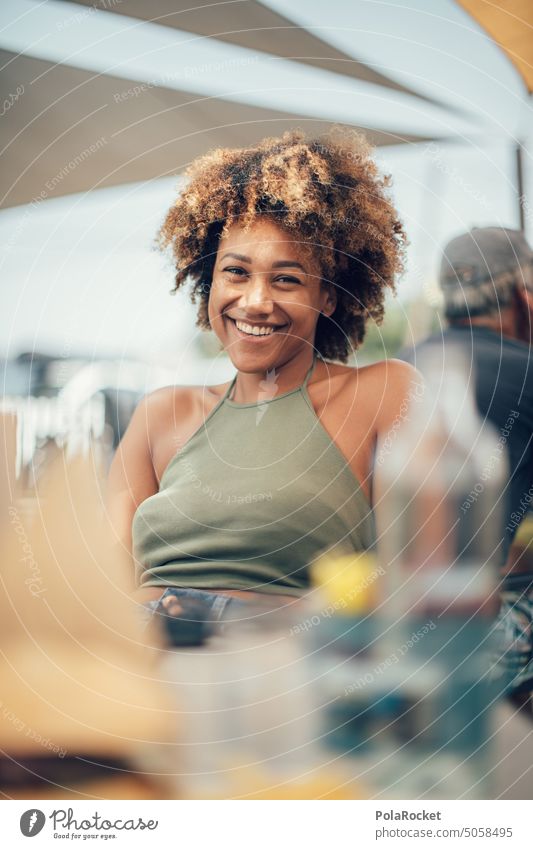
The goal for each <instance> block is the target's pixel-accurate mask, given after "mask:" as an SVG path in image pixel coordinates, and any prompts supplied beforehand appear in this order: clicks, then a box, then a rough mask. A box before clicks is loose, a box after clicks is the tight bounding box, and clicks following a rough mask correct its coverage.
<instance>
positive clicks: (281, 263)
mask: <svg viewBox="0 0 533 849" xmlns="http://www.w3.org/2000/svg"><path fill="white" fill-rule="evenodd" d="M226 257H232V259H238V260H239V261H240V262H247V263H251V262H252V258H251V257H249V256H244V254H235V253H233V252H232V253H227V254H224V256H223V257H222V259H221V260H220V261H221V262H222V260H224V259H226ZM270 267H271V268H300V269H301V270H302V271H303V272H304V274H305V273H306V272H305V268H304V267H303V265H302V264H301V262H296V260H295V259H278V260H277V261H276V262H273V263H272V265H271V266H270Z"/></svg>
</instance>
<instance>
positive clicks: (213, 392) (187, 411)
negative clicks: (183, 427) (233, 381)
mask: <svg viewBox="0 0 533 849" xmlns="http://www.w3.org/2000/svg"><path fill="white" fill-rule="evenodd" d="M225 387H226V384H223V385H221V386H163V387H161V388H160V389H155V390H154V391H153V392H149V393H148V394H147V395H145V396H144V397H143V398H142V399H141V401H140V402H139V405H138V406H137V410H136V413H137V411H140V412H141V413H143V414H144V415H145V417H146V419H147V423H148V424H149V425H150V430H151V431H152V430H153V428H154V427H156V428H157V427H158V426H163V427H165V426H168V424H169V422H173V423H177V422H178V421H180V420H181V421H183V420H184V419H187V418H189V417H190V416H194V415H195V414H197V413H198V412H199V411H201V410H203V409H204V408H205V407H206V408H209V407H210V406H212V405H214V404H216V402H217V401H218V399H219V398H220V396H221V394H222V393H223V391H224V389H225Z"/></svg>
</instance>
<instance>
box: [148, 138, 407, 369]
mask: <svg viewBox="0 0 533 849" xmlns="http://www.w3.org/2000/svg"><path fill="white" fill-rule="evenodd" d="M371 154H372V150H371V148H370V146H369V145H368V143H367V142H366V140H365V138H364V137H363V136H362V135H360V134H359V133H357V132H355V131H354V130H348V129H343V128H340V127H333V128H332V129H331V130H330V131H329V132H328V133H327V134H325V135H324V136H320V137H318V138H315V139H307V138H306V136H305V133H304V132H302V131H300V130H293V131H289V132H286V133H284V134H283V136H282V137H281V138H266V139H264V140H263V141H262V142H260V143H259V144H258V145H257V146H255V147H249V148H242V149H222V148H219V149H217V150H213V151H211V152H210V153H208V154H206V155H205V156H200V157H198V158H197V159H195V160H194V161H193V162H192V164H191V165H190V166H189V168H188V169H187V171H186V176H187V177H188V178H189V179H188V182H187V184H186V187H185V188H184V189H183V191H181V193H180V195H179V197H178V198H177V200H176V202H175V204H174V205H173V206H172V207H171V209H170V210H169V212H168V213H167V216H166V218H165V220H164V222H163V225H162V227H161V229H160V231H159V235H158V243H159V247H160V248H161V249H163V250H165V249H167V248H169V247H170V246H171V248H172V253H173V257H174V261H175V265H176V275H175V288H174V290H173V291H177V290H178V289H179V288H180V287H181V286H183V285H184V284H185V283H186V282H187V281H189V280H190V281H191V282H192V293H191V299H192V301H193V303H197V302H198V301H199V311H198V322H197V323H198V326H199V327H202V328H209V319H208V313H207V303H208V300H209V291H210V287H211V280H212V275H213V268H214V264H215V260H216V254H217V249H218V242H219V240H220V238H221V236H223V235H225V234H226V233H227V230H228V228H229V226H230V225H231V224H232V223H235V222H236V221H238V222H239V223H240V224H241V225H242V226H243V227H244V228H247V227H249V226H250V225H251V224H252V223H253V222H254V221H257V219H258V217H260V216H264V215H269V216H271V217H272V218H273V219H275V221H276V223H277V224H278V225H279V226H281V227H283V228H284V229H285V230H286V231H287V232H289V233H290V234H291V235H293V236H294V238H295V239H296V240H297V241H298V242H299V243H301V245H302V248H303V249H304V250H306V251H311V252H312V253H313V255H314V256H315V258H316V261H317V262H318V267H319V269H320V273H321V277H322V281H323V285H333V286H334V287H335V290H336V294H337V306H336V309H335V312H334V313H333V315H332V316H331V317H329V318H328V317H326V316H324V315H321V316H320V317H319V320H318V324H317V330H316V337H315V347H316V349H317V351H318V352H319V353H320V354H321V355H322V356H323V357H325V358H327V359H333V360H340V361H341V362H345V361H346V359H347V358H348V355H349V354H350V353H351V350H353V349H355V348H357V347H358V346H359V345H360V344H361V342H362V341H363V339H364V335H365V327H366V324H367V322H368V320H369V319H373V320H374V321H375V322H376V323H378V324H380V323H381V321H382V320H383V311H384V299H385V291H386V289H387V288H389V289H392V290H394V288H395V277H396V275H397V274H399V273H400V272H401V271H402V270H403V256H404V251H405V246H406V243H407V240H406V237H405V232H404V230H403V226H402V224H401V222H400V221H399V220H398V216H397V212H396V210H395V209H394V206H393V205H392V203H391V201H390V199H389V197H388V192H387V189H388V187H389V185H390V178H389V177H381V176H380V175H379V173H378V169H377V166H376V164H375V162H374V161H373V159H372V156H371ZM325 256H327V258H328V259H327V263H326V262H325V260H324V257H325ZM326 266H327V270H326Z"/></svg>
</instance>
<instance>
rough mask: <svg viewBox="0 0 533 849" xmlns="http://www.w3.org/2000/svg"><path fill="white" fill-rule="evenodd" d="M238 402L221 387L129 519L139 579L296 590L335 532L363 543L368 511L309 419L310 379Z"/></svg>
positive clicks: (369, 539) (368, 531)
mask: <svg viewBox="0 0 533 849" xmlns="http://www.w3.org/2000/svg"><path fill="white" fill-rule="evenodd" d="M315 362H316V358H315V359H314V360H313V364H312V366H311V368H310V370H309V372H308V373H307V376H306V378H305V380H304V382H303V384H302V385H301V386H299V387H297V388H296V389H293V390H292V391H290V392H285V393H284V394H282V395H275V394H274V392H275V389H276V387H275V382H274V381H273V380H272V381H270V380H269V376H268V375H267V380H266V381H265V382H264V383H263V384H262V386H263V387H264V392H263V394H264V396H265V398H264V400H259V401H258V402H257V403H253V404H236V403H235V402H234V401H232V400H231V394H232V390H233V387H234V386H235V381H236V378H237V375H235V377H234V378H233V381H232V382H231V384H230V386H229V388H228V390H227V391H226V393H225V394H224V396H223V397H222V398H221V399H220V401H219V402H218V403H217V405H216V406H215V407H214V409H213V410H212V411H211V412H210V414H209V415H208V416H207V418H206V419H205V421H204V423H203V424H202V425H201V426H200V427H199V428H198V430H197V431H196V432H195V433H194V434H193V436H192V437H191V438H190V439H189V440H188V442H187V443H186V444H185V446H184V447H183V448H182V449H181V450H180V451H179V452H178V453H177V454H176V455H175V456H174V457H173V459H172V460H171V461H170V463H169V464H168V466H167V468H166V469H165V472H164V474H163V477H162V478H161V483H160V488H159V492H158V493H156V494H155V495H153V496H151V497H150V498H148V499H147V500H146V501H144V502H143V503H142V504H141V505H140V506H139V508H138V510H137V512H136V513H135V516H134V519H133V553H134V557H135V559H136V561H137V564H138V565H139V564H140V566H141V567H142V571H141V573H140V576H139V577H140V583H141V585H142V586H149V587H154V586H179V587H194V588H197V589H235V590H254V591H256V592H265V593H284V594H287V595H300V594H301V593H302V591H304V590H305V589H306V588H307V587H308V586H309V573H308V567H309V564H310V563H311V562H312V561H313V560H314V559H315V558H316V557H317V556H318V555H319V554H321V553H323V552H325V551H328V550H330V549H331V548H333V547H334V546H336V545H338V544H341V543H342V544H344V546H346V547H348V549H349V550H351V549H353V550H354V551H361V550H365V549H368V548H370V547H371V546H372V545H373V543H374V539H375V530H374V522H373V515H372V511H371V508H370V506H369V503H368V501H367V499H366V497H365V495H364V494H363V492H362V490H361V487H360V485H359V482H358V481H357V479H356V477H355V476H354V474H353V472H352V471H351V469H350V467H349V465H348V462H347V460H346V459H345V458H344V457H343V455H342V454H341V453H340V451H339V449H338V448H337V447H336V445H335V444H334V442H333V441H332V440H331V437H330V436H329V435H328V433H327V432H326V430H325V429H324V427H323V426H322V424H321V423H320V420H319V419H318V417H317V415H316V413H315V411H314V409H313V405H312V403H311V400H310V398H309V394H308V392H307V384H308V382H309V378H310V376H311V373H312V371H313V368H314V365H315Z"/></svg>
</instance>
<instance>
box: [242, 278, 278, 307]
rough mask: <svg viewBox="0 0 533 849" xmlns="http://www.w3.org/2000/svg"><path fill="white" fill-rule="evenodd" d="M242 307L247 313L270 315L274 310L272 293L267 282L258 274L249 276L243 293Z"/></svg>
mask: <svg viewBox="0 0 533 849" xmlns="http://www.w3.org/2000/svg"><path fill="white" fill-rule="evenodd" d="M243 295H244V305H245V307H246V309H247V311H248V312H258V313H270V312H272V310H273V308H274V304H273V302H272V292H271V289H270V285H269V283H268V280H265V278H264V277H262V276H261V275H260V274H257V275H255V274H252V275H250V279H249V281H248V283H247V285H246V289H245V291H244V293H243Z"/></svg>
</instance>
